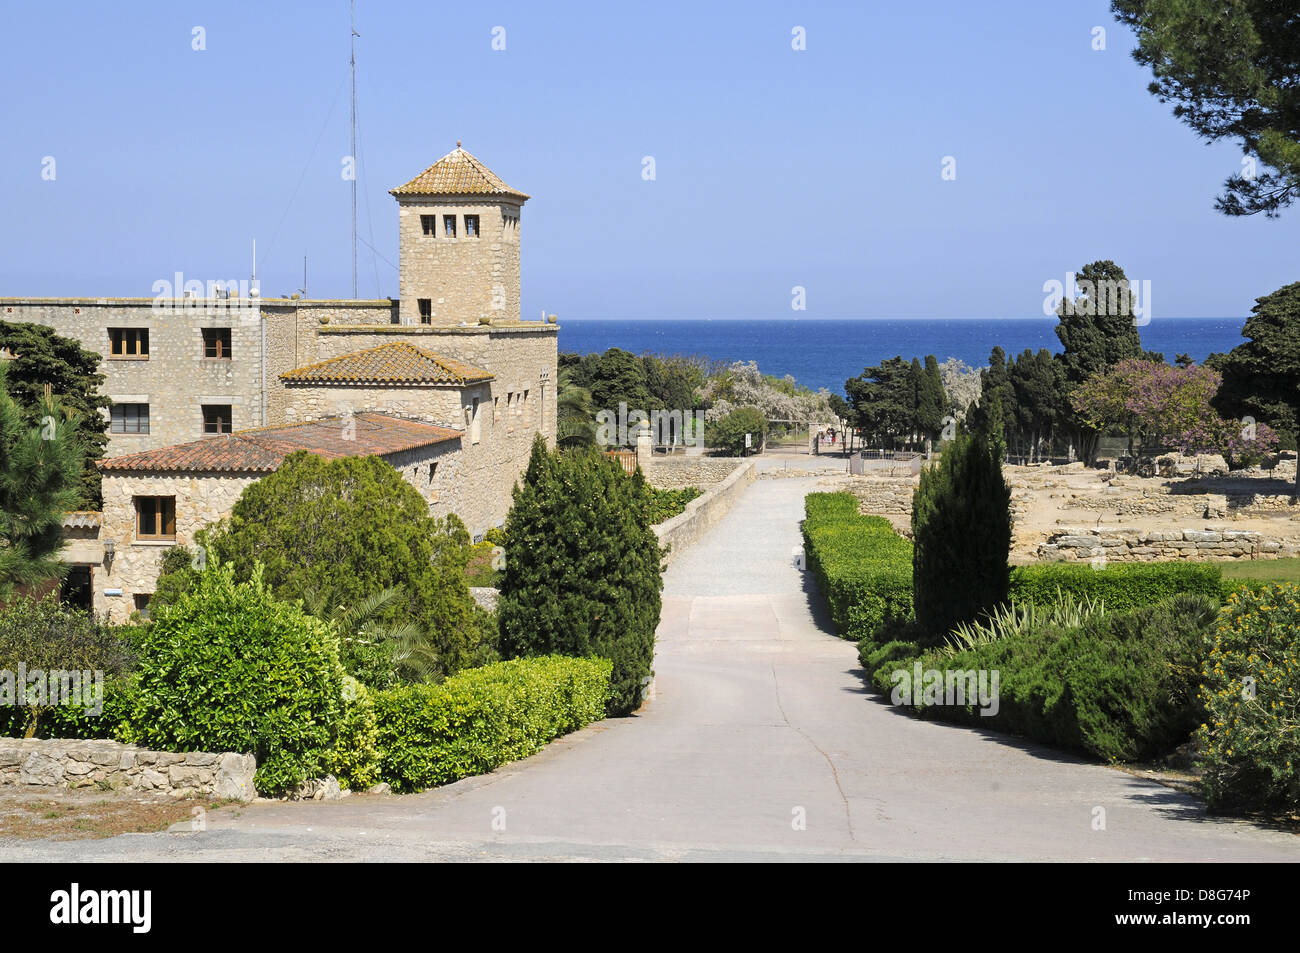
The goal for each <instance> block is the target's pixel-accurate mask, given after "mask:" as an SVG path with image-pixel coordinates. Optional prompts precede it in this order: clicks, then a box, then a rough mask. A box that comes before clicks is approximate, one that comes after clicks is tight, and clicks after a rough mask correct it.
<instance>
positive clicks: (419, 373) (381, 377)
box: [280, 341, 492, 384]
mask: <svg viewBox="0 0 1300 953" xmlns="http://www.w3.org/2000/svg"><path fill="white" fill-rule="evenodd" d="M280 379H281V380H285V381H291V382H299V381H309V382H318V383H354V384H469V383H475V382H477V381H488V380H491V379H492V372H491V371H485V370H484V369H483V368H481V367H475V366H474V365H473V364H463V363H461V362H460V361H456V360H453V359H451V358H450V357H443V356H442V355H441V354H434V353H433V352H432V351H426V350H423V349H422V348H418V347H416V346H415V345H414V344H408V343H407V342H405V341H393V342H390V343H388V344H381V345H379V346H378V347H372V348H368V349H367V350H364V351H353V352H352V353H351V354H344V355H342V356H340V357H332V358H330V359H329V360H327V361H319V362H318V363H316V364H308V365H307V366H306V367H299V368H297V369H295V370H292V371H285V372H284V373H283V374H281V375H280Z"/></svg>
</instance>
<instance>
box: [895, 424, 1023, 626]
mask: <svg viewBox="0 0 1300 953" xmlns="http://www.w3.org/2000/svg"><path fill="white" fill-rule="evenodd" d="M999 426H1000V424H999ZM1010 504H1011V488H1010V487H1008V486H1007V482H1006V480H1005V479H1004V478H1003V476H1002V448H1001V444H1000V443H999V442H997V441H996V440H990V439H989V438H988V437H987V436H986V435H985V434H984V433H983V432H982V431H981V432H977V433H975V434H958V436H957V438H956V439H955V440H954V441H953V442H952V445H951V446H950V447H949V448H948V450H947V451H946V452H945V453H944V454H943V456H942V457H940V458H939V463H938V465H937V466H929V467H926V468H924V469H923V470H922V471H921V482H920V485H919V486H917V488H916V492H915V493H914V494H913V497H912V536H913V539H914V540H915V548H914V555H913V567H914V568H913V606H914V608H915V611H916V621H917V622H918V623H919V624H920V626H921V627H922V628H923V629H924V630H925V632H926V639H927V641H928V642H929V643H930V644H934V643H936V642H939V641H942V640H943V639H944V637H946V636H947V634H948V633H949V632H950V631H952V629H953V628H955V627H956V626H957V625H959V624H961V623H963V622H973V621H974V620H975V619H976V618H978V617H979V616H980V615H981V614H984V613H987V612H989V611H991V610H993V609H994V608H996V607H997V606H999V605H1001V604H1002V603H1003V602H1005V601H1006V599H1007V584H1008V583H1007V555H1008V554H1009V553H1010V551H1011V510H1010Z"/></svg>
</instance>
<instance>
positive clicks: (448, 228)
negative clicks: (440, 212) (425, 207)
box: [442, 215, 456, 238]
mask: <svg viewBox="0 0 1300 953" xmlns="http://www.w3.org/2000/svg"><path fill="white" fill-rule="evenodd" d="M442 233H443V234H444V235H446V236H447V237H448V238H455V237H456V216H455V215H444V216H443V217H442Z"/></svg>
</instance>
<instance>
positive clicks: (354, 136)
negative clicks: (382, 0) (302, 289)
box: [303, 0, 361, 298]
mask: <svg viewBox="0 0 1300 953" xmlns="http://www.w3.org/2000/svg"><path fill="white" fill-rule="evenodd" d="M351 11H352V12H351V18H352V36H351V37H350V38H349V40H348V43H349V45H350V48H351V59H350V64H351V67H352V297H353V298H356V296H357V37H359V36H360V35H361V34H360V33H358V32H357V0H352V3H351ZM306 283H307V282H306V279H304V280H303V284H306Z"/></svg>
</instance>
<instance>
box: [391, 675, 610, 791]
mask: <svg viewBox="0 0 1300 953" xmlns="http://www.w3.org/2000/svg"><path fill="white" fill-rule="evenodd" d="M612 672H613V665H612V663H611V662H610V661H609V660H608V659H580V658H563V657H560V656H543V657H538V658H530V659H514V660H511V661H508V662H497V663H495V664H493V665H487V666H484V667H483V668H475V669H467V670H465V671H463V672H461V673H460V674H458V675H454V676H452V677H451V678H449V679H447V680H446V681H445V682H443V683H442V684H441V685H408V686H400V687H398V688H392V689H389V690H387V691H383V692H377V693H376V694H375V712H376V715H377V717H378V723H379V747H380V750H381V751H382V757H381V761H380V773H381V776H382V777H383V779H384V780H385V781H387V782H388V783H389V784H391V785H392V786H393V787H394V788H395V789H397V790H401V791H418V790H422V789H424V788H428V787H432V786H434V785H438V784H446V783H448V782H451V781H456V780H458V779H460V778H465V777H470V776H471V775H476V774H484V773H486V772H488V771H491V770H492V769H494V768H496V767H498V766H500V765H502V764H505V763H506V762H508V761H514V760H516V759H518V758H525V757H527V756H528V755H530V754H533V753H535V752H537V751H540V750H541V749H542V747H543V746H545V745H546V743H547V742H549V741H551V740H552V739H554V738H557V737H559V736H560V735H563V734H567V733H568V732H570V731H574V730H576V729H578V728H580V727H582V726H583V725H586V724H588V723H590V722H593V721H597V720H599V719H600V718H601V717H602V716H603V714H604V711H605V703H606V700H607V698H608V697H609V694H610V676H611V673H612Z"/></svg>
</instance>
